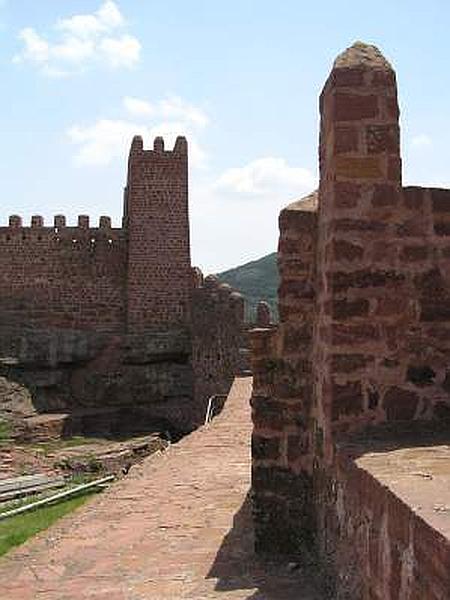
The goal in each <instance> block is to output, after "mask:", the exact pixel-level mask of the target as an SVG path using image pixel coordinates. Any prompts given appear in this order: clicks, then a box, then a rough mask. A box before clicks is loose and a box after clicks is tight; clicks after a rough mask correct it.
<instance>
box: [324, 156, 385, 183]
mask: <svg viewBox="0 0 450 600" xmlns="http://www.w3.org/2000/svg"><path fill="white" fill-rule="evenodd" d="M382 158H383V157H381V156H379V155H373V156H346V155H344V156H343V155H340V154H338V155H336V156H335V159H334V170H335V173H336V177H338V178H343V179H357V180H358V179H359V180H361V181H365V180H372V179H381V178H383V177H384V175H383V173H384V171H383V163H382V162H381V159H382Z"/></svg>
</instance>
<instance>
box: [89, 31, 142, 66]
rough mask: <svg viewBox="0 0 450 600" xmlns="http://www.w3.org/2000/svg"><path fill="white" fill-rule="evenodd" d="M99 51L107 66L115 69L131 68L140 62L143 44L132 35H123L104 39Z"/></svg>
mask: <svg viewBox="0 0 450 600" xmlns="http://www.w3.org/2000/svg"><path fill="white" fill-rule="evenodd" d="M98 49H99V53H100V56H103V58H104V60H105V62H106V64H107V65H109V66H110V67H112V68H113V69H117V68H120V67H126V68H131V67H134V66H135V65H136V64H137V63H138V61H139V55H140V53H141V44H140V43H139V41H138V40H137V39H136V38H135V37H133V36H132V35H122V36H121V37H117V38H112V37H107V38H104V39H102V40H101V42H100V44H99V46H98Z"/></svg>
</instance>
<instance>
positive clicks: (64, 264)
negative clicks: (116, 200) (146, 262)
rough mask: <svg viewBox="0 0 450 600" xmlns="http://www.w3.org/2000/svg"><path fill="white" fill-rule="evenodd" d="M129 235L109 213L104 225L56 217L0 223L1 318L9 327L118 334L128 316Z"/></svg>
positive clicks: (15, 219)
mask: <svg viewBox="0 0 450 600" xmlns="http://www.w3.org/2000/svg"><path fill="white" fill-rule="evenodd" d="M125 273H126V236H125V233H124V231H123V230H120V229H112V228H111V222H110V219H109V218H108V217H102V218H101V220H100V227H99V228H91V227H89V218H88V217H85V216H82V217H79V223H78V227H67V226H66V223H65V218H64V217H63V216H57V217H55V220H54V226H53V227H48V226H47V227H44V223H43V219H42V217H38V216H35V217H33V219H32V226H31V227H23V226H22V221H21V219H20V217H17V216H14V217H10V222H9V227H0V321H1V326H3V327H5V326H6V327H9V328H18V329H21V328H23V327H29V328H36V327H55V328H58V327H59V328H71V329H95V330H97V331H102V332H103V331H107V332H117V331H121V330H122V328H123V323H124V318H125Z"/></svg>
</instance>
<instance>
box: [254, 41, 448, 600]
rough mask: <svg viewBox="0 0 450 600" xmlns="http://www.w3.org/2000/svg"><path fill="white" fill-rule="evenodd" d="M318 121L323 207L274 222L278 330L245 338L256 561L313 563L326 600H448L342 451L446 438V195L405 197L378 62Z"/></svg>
mask: <svg viewBox="0 0 450 600" xmlns="http://www.w3.org/2000/svg"><path fill="white" fill-rule="evenodd" d="M320 108H321V131H320V151H319V156H320V186H319V191H318V193H316V194H313V195H312V196H311V197H309V198H306V199H305V200H304V201H300V202H297V203H294V204H292V205H290V206H288V207H287V208H286V209H285V210H283V211H282V213H281V215H280V242H279V267H280V276H281V282H280V287H279V312H280V324H279V326H278V328H277V330H274V329H265V328H262V329H256V330H254V331H253V333H252V346H253V372H254V389H253V397H252V405H253V423H254V432H253V447H252V452H253V467H252V468H253V474H252V479H253V481H252V488H253V499H254V516H255V530H256V545H257V548H258V549H259V550H260V551H265V552H274V551H275V552H287V553H292V552H293V553H294V554H295V553H300V555H303V556H305V553H306V555H307V554H308V552H313V551H314V552H315V551H318V552H319V554H320V555H321V557H322V559H323V560H324V561H325V563H326V564H328V565H330V573H332V574H334V575H333V577H335V578H336V579H335V582H336V587H335V593H336V594H337V595H336V597H337V598H352V600H355V599H357V600H359V599H366V598H376V599H378V598H379V599H380V600H381V599H383V600H384V599H392V600H393V599H397V598H400V597H401V598H412V597H417V598H419V597H427V598H436V599H438V598H439V599H444V598H445V597H446V592H448V590H449V589H450V579H449V573H450V570H448V569H447V570H446V569H445V565H448V564H449V562H450V544H449V542H448V540H446V539H445V538H444V537H443V536H442V535H441V534H440V533H438V532H437V531H436V530H434V529H433V527H432V526H431V525H430V524H429V523H428V522H425V521H423V520H421V519H416V518H415V517H414V515H413V514H412V512H411V509H410V507H409V506H408V505H407V504H405V503H402V502H401V501H400V500H399V499H398V497H397V496H396V495H395V494H394V493H393V492H392V491H391V490H390V489H389V488H388V487H387V486H386V485H382V484H381V483H380V482H379V481H378V480H377V477H376V476H374V475H373V474H372V473H370V471H364V470H363V469H361V468H360V467H358V466H357V464H356V462H355V461H356V459H355V457H353V456H352V454H351V452H349V451H348V450H347V447H346V443H347V442H348V443H350V441H351V439H352V436H356V435H358V434H362V436H363V439H364V440H365V441H366V442H367V441H368V440H369V441H370V440H372V439H378V438H380V439H383V436H385V437H386V443H385V446H384V448H385V449H386V448H394V447H397V446H398V445H399V439H400V438H399V436H398V435H397V433H398V432H399V431H400V430H402V429H403V430H405V429H406V431H407V432H410V433H411V436H410V437H412V438H413V439H415V440H420V439H421V435H422V434H423V432H424V431H427V432H428V433H429V434H430V435H431V436H432V435H433V434H434V433H436V432H437V431H441V430H443V431H444V437H445V435H447V438H448V432H449V431H450V425H449V423H450V421H449V419H450V394H449V391H450V390H449V385H448V381H449V377H450V375H449V367H448V365H449V364H450V344H449V340H450V337H449V334H450V325H449V323H450V319H449V316H450V314H449V309H448V307H449V293H450V253H449V241H450V224H449V223H450V219H449V215H450V191H449V190H441V189H425V188H417V187H413V188H402V185H401V159H400V149H399V146H400V143H399V126H398V117H399V110H398V104H397V90H396V82H395V74H394V72H393V70H392V68H391V67H390V65H389V64H388V63H387V61H386V60H385V59H384V58H383V57H382V55H381V54H380V53H379V52H378V50H377V49H375V48H374V47H371V46H365V45H362V44H356V45H355V46H354V47H352V48H351V49H349V50H348V51H347V52H346V53H344V54H343V55H341V56H340V57H339V58H338V59H337V61H336V62H335V65H334V68H333V70H332V73H331V75H330V77H329V78H328V81H327V83H326V85H325V87H324V90H323V92H322V95H321V100H320ZM445 432H446V433H445ZM389 435H390V436H391V438H389ZM447 438H445V439H447ZM349 440H350V441H349ZM409 442H410V440H409ZM424 443H425V444H426V445H432V440H431V441H430V439H427V440H426V441H425V442H424ZM447 443H448V439H447ZM400 445H401V444H400ZM383 528H385V529H383ZM386 528H387V529H386ZM423 539H427V540H428V541H429V546H430V549H431V548H432V549H434V550H435V552H436V559H433V561H430V560H426V557H424V552H423V547H422V540H423ZM333 577H331V579H333ZM402 594H403V595H402ZM414 594H416V595H414ZM421 594H422V595H421Z"/></svg>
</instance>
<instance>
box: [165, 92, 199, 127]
mask: <svg viewBox="0 0 450 600" xmlns="http://www.w3.org/2000/svg"><path fill="white" fill-rule="evenodd" d="M159 110H160V112H161V115H162V116H164V117H167V118H170V119H183V120H186V121H188V122H191V123H193V124H195V125H198V126H199V127H205V126H206V125H207V124H208V117H207V116H206V114H205V113H204V112H203V111H202V110H200V109H199V108H197V107H196V106H193V105H191V104H187V103H186V102H184V101H183V100H182V99H181V98H179V97H178V96H170V97H168V98H166V99H164V100H161V102H160V104H159Z"/></svg>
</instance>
